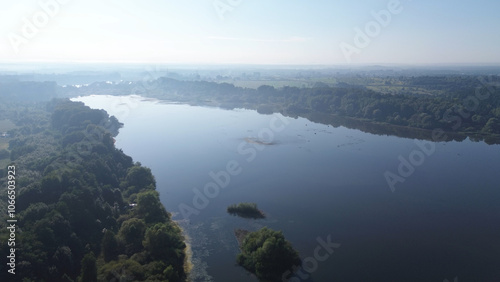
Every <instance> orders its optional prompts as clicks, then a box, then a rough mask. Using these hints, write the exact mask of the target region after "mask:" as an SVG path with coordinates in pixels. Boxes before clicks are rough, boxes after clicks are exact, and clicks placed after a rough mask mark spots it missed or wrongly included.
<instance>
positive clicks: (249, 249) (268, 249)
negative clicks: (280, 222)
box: [237, 227, 301, 281]
mask: <svg viewBox="0 0 500 282" xmlns="http://www.w3.org/2000/svg"><path fill="white" fill-rule="evenodd" d="M237 262H238V264H239V265H241V266H243V267H244V268H246V269H247V270H249V271H251V272H253V273H255V275H257V277H258V278H259V279H261V280H269V281H280V280H281V278H282V277H281V276H282V275H283V273H285V272H286V271H287V270H289V269H292V268H293V267H294V266H299V265H301V261H300V258H299V254H298V253H297V251H295V250H294V249H293V248H292V245H291V244H290V242H288V241H286V240H285V237H284V236H283V233H282V232H281V231H274V230H271V229H269V228H267V227H264V228H262V229H260V230H259V231H256V232H251V233H249V234H248V235H247V236H246V237H245V239H244V240H243V244H242V246H241V254H239V255H238V257H237Z"/></svg>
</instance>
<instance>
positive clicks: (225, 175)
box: [73, 96, 500, 282]
mask: <svg viewBox="0 0 500 282" xmlns="http://www.w3.org/2000/svg"><path fill="white" fill-rule="evenodd" d="M73 100H78V101H83V102H84V103H85V104H86V105H88V106H90V107H92V108H99V109H104V110H106V111H108V113H109V114H110V115H115V116H116V117H117V118H118V119H119V120H120V121H121V122H123V123H124V127H123V128H122V129H121V130H120V133H119V135H118V136H117V137H116V147H118V148H121V149H123V151H124V152H125V153H126V154H128V155H130V156H132V157H133V159H134V161H139V162H141V163H142V164H143V165H145V166H147V167H150V168H151V169H152V172H153V174H154V175H155V177H156V181H157V190H158V191H159V193H160V198H161V201H162V203H163V204H164V205H165V207H166V208H167V210H168V211H169V212H171V213H172V215H173V219H174V220H177V221H179V222H180V224H181V226H182V227H183V228H184V230H185V232H186V233H187V235H188V236H189V242H190V244H191V246H192V252H193V255H192V261H193V263H194V269H193V271H192V273H191V279H192V281H240V282H244V281H257V279H256V278H255V277H254V276H252V275H250V274H249V273H248V272H247V271H245V270H244V269H243V268H241V267H239V266H237V265H236V255H237V254H238V253H239V249H238V244H237V241H236V238H235V236H234V233H233V231H234V229H236V228H244V229H248V230H252V231H254V230H258V229H259V228H261V227H263V226H268V227H269V228H272V229H275V230H282V231H283V233H284V235H285V237H286V238H287V239H288V240H289V241H290V242H291V243H292V245H293V246H294V247H295V248H296V249H297V250H298V251H299V253H300V256H301V258H302V259H303V261H304V264H303V266H302V268H300V269H299V272H298V273H297V275H296V276H295V277H294V278H292V279H291V280H290V281H363V282H366V281H436V282H442V281H445V280H446V279H447V280H449V281H454V279H455V278H457V279H458V280H460V281H500V255H499V254H500V240H499V238H500V224H499V223H500V205H499V202H500V185H499V183H500V173H499V172H500V171H499V168H500V146H499V145H487V144H485V143H483V142H472V141H470V140H469V139H466V140H465V141H463V142H455V141H452V142H429V141H418V140H414V139H407V138H399V137H394V136H383V135H373V134H369V133H364V132H361V131H359V130H355V129H347V128H344V127H333V126H329V125H324V124H317V123H313V122H310V121H309V120H307V119H304V118H297V119H293V118H289V117H284V116H282V115H281V114H272V115H262V114H259V113H257V112H256V111H252V110H245V109H235V110H224V109H219V108H208V107H197V106H188V105H182V104H175V103H166V102H160V101H157V100H152V99H145V98H142V97H139V96H122V97H118V96H87V97H79V98H76V99H73ZM388 179H389V180H388ZM239 202H255V203H257V205H258V207H259V208H260V209H261V210H263V211H264V213H265V214H266V216H267V217H266V218H265V219H259V220H252V219H243V218H238V217H234V216H231V215H229V214H228V213H227V212H226V208H227V206H229V205H231V204H235V203H239Z"/></svg>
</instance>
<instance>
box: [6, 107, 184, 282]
mask: <svg viewBox="0 0 500 282" xmlns="http://www.w3.org/2000/svg"><path fill="white" fill-rule="evenodd" d="M1 107H2V109H1V110H2V111H1V114H0V120H9V121H11V122H12V123H13V124H15V128H13V129H11V130H9V131H8V132H9V137H8V140H9V141H8V147H7V149H3V150H5V151H6V152H8V154H4V155H2V159H1V160H0V161H2V163H3V164H5V163H7V164H8V166H9V167H15V171H16V174H15V179H14V180H15V187H16V188H15V196H16V197H15V219H16V220H17V222H16V223H15V224H16V233H15V234H16V237H15V245H13V246H12V245H11V244H9V245H8V243H7V242H8V239H9V233H8V230H7V228H6V226H5V224H6V220H5V217H4V216H5V215H7V203H8V198H7V195H8V194H7V183H8V179H7V166H5V167H4V166H2V168H1V169H0V176H1V177H2V178H1V179H0V185H1V186H0V187H1V188H0V190H1V192H0V203H1V204H0V212H1V214H2V215H4V216H2V218H3V220H2V221H1V223H0V225H1V231H0V245H1V250H2V254H9V253H11V252H10V251H11V248H15V275H14V274H11V273H9V272H7V268H9V266H8V264H7V263H8V260H9V259H8V258H6V256H3V258H2V260H1V261H2V263H1V264H0V273H1V274H0V277H1V280H2V281H85V282H88V281H112V280H113V279H115V280H116V281H118V280H120V281H121V279H122V278H126V279H127V281H131V280H133V281H184V280H185V279H186V273H185V271H184V264H185V252H184V251H185V247H186V245H185V243H184V238H183V237H182V234H181V230H180V229H179V227H178V226H177V224H176V223H175V222H173V221H172V220H171V216H170V214H169V213H168V212H167V211H166V210H165V208H164V207H163V205H162V204H161V202H160V200H159V195H158V192H157V191H156V182H155V178H154V176H153V175H152V174H151V170H150V169H149V168H146V167H143V166H142V165H141V164H140V163H138V162H135V163H134V162H133V160H132V158H131V157H129V156H127V155H126V154H124V153H123V152H122V151H121V150H120V149H117V148H116V147H115V146H114V139H113V137H114V136H115V135H116V134H117V133H118V129H119V128H120V127H121V124H120V123H119V122H118V120H116V118H114V117H110V116H109V115H108V114H107V113H106V112H105V111H103V110H92V109H90V108H89V107H87V106H84V105H83V103H78V102H71V101H68V100H52V101H51V102H48V103H47V102H21V101H17V102H14V101H11V102H9V103H2V106H1ZM2 141H5V140H2ZM9 180H11V178H9Z"/></svg>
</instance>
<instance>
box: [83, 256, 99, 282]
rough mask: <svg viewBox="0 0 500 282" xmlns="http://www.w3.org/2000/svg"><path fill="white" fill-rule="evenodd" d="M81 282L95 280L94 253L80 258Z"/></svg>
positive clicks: (92, 281)
mask: <svg viewBox="0 0 500 282" xmlns="http://www.w3.org/2000/svg"><path fill="white" fill-rule="evenodd" d="M79 280H80V281H81V282H94V281H95V282H97V266H96V259H95V256H94V253H88V254H86V255H85V256H84V257H83V259H82V271H81V274H80V279H79Z"/></svg>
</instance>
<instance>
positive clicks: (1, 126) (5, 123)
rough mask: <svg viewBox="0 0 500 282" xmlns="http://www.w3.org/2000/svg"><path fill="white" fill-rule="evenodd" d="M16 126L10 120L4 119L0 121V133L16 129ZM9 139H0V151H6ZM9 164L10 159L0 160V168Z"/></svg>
mask: <svg viewBox="0 0 500 282" xmlns="http://www.w3.org/2000/svg"><path fill="white" fill-rule="evenodd" d="M16 127H17V126H16V125H15V124H14V123H13V122H12V121H10V120H8V119H4V120H0V133H2V132H5V131H9V130H11V129H14V128H16ZM9 140H10V139H9V138H2V137H0V150H3V149H8V148H9ZM9 163H10V159H8V158H7V159H1V160H0V167H5V166H6V165H8V164H9Z"/></svg>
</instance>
